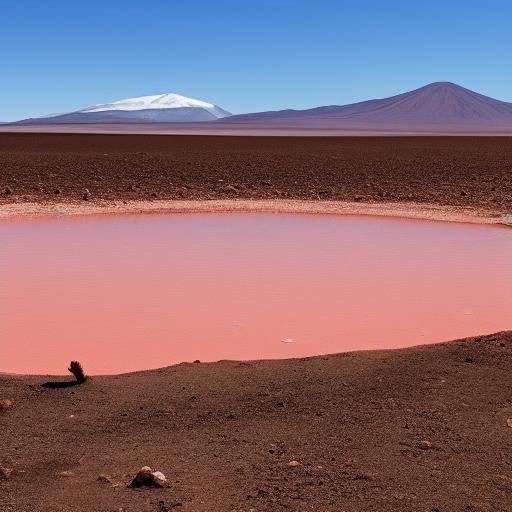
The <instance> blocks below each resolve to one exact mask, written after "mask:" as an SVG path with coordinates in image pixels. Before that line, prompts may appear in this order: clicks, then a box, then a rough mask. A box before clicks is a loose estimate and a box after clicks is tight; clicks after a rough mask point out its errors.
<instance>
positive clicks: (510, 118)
mask: <svg viewBox="0 0 512 512" xmlns="http://www.w3.org/2000/svg"><path fill="white" fill-rule="evenodd" d="M219 122H221V123H222V124H230V125H236V124H244V125H245V124H249V125H253V126H256V125H264V126H268V127H277V126H282V127H284V126H288V127H294V128H299V127H300V128H324V129H343V130H372V131H387V130H391V131H409V130H410V131H413V132H416V131H434V132H451V131H453V132H458V131H463V132H465V131H474V132H492V131H502V130H510V131H512V103H507V102H504V101H499V100H496V99H493V98H490V97H488V96H484V95H482V94H478V93H476V92H473V91H470V90H469V89H465V88H464V87H460V86H459V85H456V84H453V83H450V82H436V83H433V84H429V85H426V86H425V87H421V88H420V89H416V90H414V91H411V92H406V93H403V94H399V95H398V96H392V97H390V98H385V99H375V100H369V101H363V102H360V103H353V104H350V105H343V106H337V105H332V106H325V107H317V108H312V109H308V110H280V111H270V112H260V113H254V114H243V115H234V116H231V117H229V118H226V119H223V120H221V121H219Z"/></svg>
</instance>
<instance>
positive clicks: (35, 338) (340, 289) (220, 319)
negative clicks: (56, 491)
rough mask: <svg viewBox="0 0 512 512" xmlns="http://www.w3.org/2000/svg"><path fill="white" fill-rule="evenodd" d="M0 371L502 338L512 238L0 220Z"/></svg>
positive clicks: (219, 218)
mask: <svg viewBox="0 0 512 512" xmlns="http://www.w3.org/2000/svg"><path fill="white" fill-rule="evenodd" d="M0 248H1V249H0V332H1V339H0V344H1V345H0V371H3V372H18V373H63V370H64V371H65V368H66V364H67V363H68V361H69V360H71V359H78V360H80V361H81V362H82V363H83V365H84V367H85V369H86V370H87V371H88V372H89V373H93V374H98V373H119V372H126V371H131V370H141V369H147V368H156V367H162V366H166V365H170V364H173V363H177V362H181V361H193V360H195V359H200V360H201V361H214V360H219V359H258V358H284V357H298V356H308V355H314V354H322V353H330V352H341V351H347V350H360V349H377V348H393V347H405V346H411V345H416V344H421V343H431V342H437V341H442V340H449V339H453V338H459V337H463V336H471V335H477V334H481V333H488V332H492V331H499V330H504V329H509V328H510V327H511V323H510V322H511V316H510V312H511V311H512V230H511V229H507V228H500V227H489V226H476V225H463V224H446V223H434V222H425V221H412V220H397V219H384V218H371V217H340V216H306V215H272V214H193V215H190V214H187V215H153V216H151V215H144V216H119V217H116V216H110V217H82V218H64V217H63V218H57V219H50V220H41V219H39V220H29V221H6V222H1V223H0Z"/></svg>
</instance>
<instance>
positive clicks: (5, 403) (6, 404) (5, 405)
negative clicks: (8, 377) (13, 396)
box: [0, 398, 14, 411]
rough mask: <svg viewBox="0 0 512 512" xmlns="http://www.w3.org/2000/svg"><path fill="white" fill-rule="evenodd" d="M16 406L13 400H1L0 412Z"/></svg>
mask: <svg viewBox="0 0 512 512" xmlns="http://www.w3.org/2000/svg"><path fill="white" fill-rule="evenodd" d="M13 405H14V402H13V401H12V400H8V399H7V398H6V399H4V400H0V411H6V410H7V409H10V408H11V407H12V406H13Z"/></svg>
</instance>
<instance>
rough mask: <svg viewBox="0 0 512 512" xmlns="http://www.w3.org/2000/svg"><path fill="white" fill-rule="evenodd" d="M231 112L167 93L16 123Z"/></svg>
mask: <svg viewBox="0 0 512 512" xmlns="http://www.w3.org/2000/svg"><path fill="white" fill-rule="evenodd" d="M230 115H231V114H230V112H227V111H226V110H223V109H222V108H220V107H218V106H217V105H214V104H213V103H207V102H205V101H201V100H196V99H193V98H187V97H186V96H181V95H179V94H174V93H167V94H157V95H154V96H140V97H138V98H128V99H125V100H119V101H114V102H113V103H104V104H101V105H93V106H92V107H87V108H84V109H82V110H77V111H75V112H69V113H66V114H53V115H49V116H45V117H38V118H31V119H24V120H22V121H18V122H17V123H16V124H83V123H141V122H146V123H152V122H153V123H154V122H157V123H194V122H204V121H212V120H215V119H220V118H222V117H226V116H230Z"/></svg>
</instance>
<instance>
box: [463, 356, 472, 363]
mask: <svg viewBox="0 0 512 512" xmlns="http://www.w3.org/2000/svg"><path fill="white" fill-rule="evenodd" d="M464 361H465V362H466V363H472V362H473V358H472V357H466V359H464Z"/></svg>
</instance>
